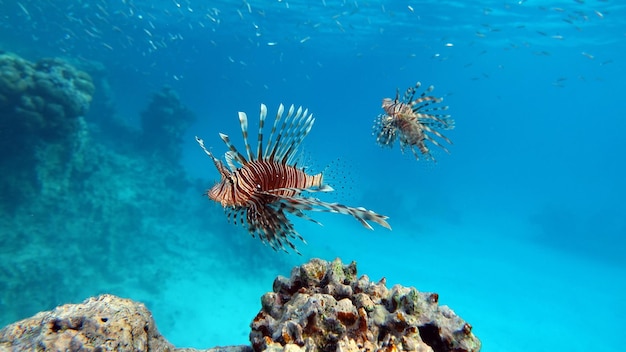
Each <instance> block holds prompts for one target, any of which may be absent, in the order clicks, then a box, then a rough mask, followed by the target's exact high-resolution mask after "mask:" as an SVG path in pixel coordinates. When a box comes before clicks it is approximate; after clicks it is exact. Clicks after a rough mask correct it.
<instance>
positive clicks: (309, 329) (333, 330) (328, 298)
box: [250, 259, 481, 352]
mask: <svg viewBox="0 0 626 352" xmlns="http://www.w3.org/2000/svg"><path fill="white" fill-rule="evenodd" d="M261 302H262V309H261V311H260V312H259V314H258V315H257V316H256V317H255V318H254V320H253V322H252V332H251V334H250V341H251V343H252V347H253V349H254V350H255V351H267V350H275V351H363V350H367V351H378V350H381V351H436V352H443V351H455V352H462V351H467V352H469V351H479V350H480V346H481V343H480V341H479V340H478V338H476V336H474V334H472V332H471V330H472V327H471V325H469V324H468V323H466V322H465V321H463V320H462V319H461V318H459V317H458V316H457V315H455V314H454V312H453V311H452V310H451V309H450V308H448V307H447V306H440V305H438V295H437V294H436V293H424V292H418V291H417V290H416V289H415V288H409V287H403V286H400V285H396V286H394V287H392V288H391V289H388V288H387V287H386V285H385V280H384V279H382V280H381V281H379V282H378V283H374V282H371V281H370V280H369V278H368V277H367V276H361V277H360V278H357V271H356V263H354V262H352V263H351V264H349V265H343V264H342V263H341V261H340V260H339V259H336V260H335V261H333V262H331V263H329V262H326V261H323V260H320V259H313V260H311V261H310V262H308V263H306V264H304V265H302V266H300V267H296V268H294V269H293V270H292V272H291V278H289V279H287V278H285V277H281V276H279V277H278V278H276V280H275V281H274V292H270V293H266V294H265V295H264V296H263V297H262V299H261Z"/></svg>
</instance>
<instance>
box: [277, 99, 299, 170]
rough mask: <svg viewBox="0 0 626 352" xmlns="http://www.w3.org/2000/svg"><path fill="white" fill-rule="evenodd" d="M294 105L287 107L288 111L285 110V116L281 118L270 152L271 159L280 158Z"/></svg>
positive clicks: (284, 146) (285, 142) (282, 153)
mask: <svg viewBox="0 0 626 352" xmlns="http://www.w3.org/2000/svg"><path fill="white" fill-rule="evenodd" d="M294 110H295V107H294V106H293V104H292V105H291V106H290V107H289V111H287V116H285V118H284V119H283V123H282V124H281V125H280V129H279V130H278V134H277V135H276V140H275V141H274V143H275V145H274V152H273V153H272V157H273V159H278V160H282V158H283V155H284V152H285V148H286V144H287V141H286V140H285V139H286V137H287V130H288V129H289V127H288V126H287V123H288V122H290V121H291V117H292V116H293V112H294Z"/></svg>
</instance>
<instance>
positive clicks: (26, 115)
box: [0, 53, 95, 138]
mask: <svg viewBox="0 0 626 352" xmlns="http://www.w3.org/2000/svg"><path fill="white" fill-rule="evenodd" d="M94 90H95V88H94V85H93V82H92V80H91V77H90V76H89V75H88V74H87V73H85V72H82V71H79V70H77V69H75V68H74V67H73V66H71V65H69V64H68V63H66V62H65V61H63V60H61V59H42V60H40V61H38V62H36V63H33V62H30V61H27V60H24V59H23V58H21V57H19V56H17V55H14V54H8V53H5V54H0V113H2V115H3V118H2V119H1V120H0V126H2V127H3V128H6V129H8V130H9V131H12V132H13V131H15V132H20V133H23V132H31V133H32V132H37V133H40V134H41V135H42V136H44V137H47V138H64V137H65V135H66V134H72V132H73V131H75V130H76V129H77V125H78V124H79V122H78V121H77V120H76V118H77V117H79V116H83V115H84V114H85V113H86V112H87V110H88V109H89V104H90V102H91V99H92V96H93V93H94Z"/></svg>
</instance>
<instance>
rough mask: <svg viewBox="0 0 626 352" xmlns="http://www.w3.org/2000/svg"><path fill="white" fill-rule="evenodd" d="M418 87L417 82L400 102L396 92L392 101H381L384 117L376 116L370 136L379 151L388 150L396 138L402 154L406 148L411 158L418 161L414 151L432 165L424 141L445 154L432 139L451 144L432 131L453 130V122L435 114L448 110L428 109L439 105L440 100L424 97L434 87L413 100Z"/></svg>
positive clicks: (442, 115)
mask: <svg viewBox="0 0 626 352" xmlns="http://www.w3.org/2000/svg"><path fill="white" fill-rule="evenodd" d="M420 86H421V83H420V82H417V84H416V85H415V87H411V88H409V89H407V90H406V92H405V93H404V96H403V97H402V100H400V91H399V90H396V98H395V99H394V100H391V98H385V99H383V106H382V108H383V110H385V114H381V115H378V117H377V118H376V120H375V122H374V134H375V135H376V142H377V143H378V144H379V145H381V146H383V147H392V146H393V144H394V142H395V140H396V138H399V139H400V148H401V149H402V152H404V150H405V149H406V148H409V149H411V151H412V152H413V154H414V155H415V158H416V159H418V160H419V158H420V156H419V154H418V152H417V150H416V148H417V149H419V151H420V152H421V153H422V155H423V156H424V157H426V158H427V159H430V160H433V161H435V158H434V157H433V155H432V154H431V153H430V150H429V149H428V146H427V145H426V141H428V142H430V143H432V144H434V145H436V146H438V147H440V148H441V149H443V150H445V151H446V152H447V153H449V151H448V149H447V148H446V147H445V146H443V145H441V144H440V143H439V142H437V141H436V140H435V139H434V137H433V136H436V137H439V138H441V139H442V140H444V141H446V142H447V143H449V144H452V142H451V141H450V140H449V139H448V138H446V137H445V136H444V135H442V134H441V133H439V132H437V131H436V130H435V129H436V128H438V129H443V130H451V129H453V128H454V120H453V119H452V118H451V117H450V115H444V114H438V113H436V112H437V111H443V110H447V109H448V107H447V106H432V105H433V104H438V103H441V102H442V101H443V98H436V97H434V96H430V95H427V94H429V93H430V92H432V91H433V90H434V89H435V87H434V86H430V87H428V88H427V89H426V90H425V91H424V92H423V93H422V94H420V96H419V97H417V99H415V93H416V92H417V90H418V89H419V87H420Z"/></svg>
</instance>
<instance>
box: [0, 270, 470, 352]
mask: <svg viewBox="0 0 626 352" xmlns="http://www.w3.org/2000/svg"><path fill="white" fill-rule="evenodd" d="M384 281H385V280H384V279H383V280H381V281H380V282H378V283H373V282H370V280H369V279H368V278H367V276H362V277H360V278H357V276H356V264H355V263H354V262H353V263H351V264H350V265H343V264H342V263H341V261H340V260H339V259H336V260H335V261H333V262H330V263H329V262H326V261H323V260H320V259H313V260H311V261H310V262H309V263H306V264H304V265H302V266H300V267H296V268H294V269H293V270H292V274H291V278H289V279H287V278H285V277H281V276H279V277H277V278H276V280H275V281H274V292H270V293H266V294H265V295H263V297H262V299H261V303H262V309H261V311H260V312H259V314H258V315H257V316H256V317H255V318H254V320H253V322H252V332H251V333H250V341H251V343H252V346H231V347H216V348H213V349H209V350H206V351H210V352H252V351H423V352H428V351H434V352H444V351H454V352H463V351H468V352H469V351H479V350H480V346H481V345H480V341H479V340H478V339H477V338H476V337H475V336H474V335H473V334H472V332H471V329H472V328H471V326H470V325H469V324H467V323H466V322H464V321H463V320H462V319H461V318H459V317H458V316H456V315H455V314H454V312H452V310H451V309H450V308H448V307H446V306H439V305H438V302H437V301H438V296H437V294H436V293H421V292H418V291H417V290H415V289H414V288H407V287H402V286H399V285H397V286H394V287H393V288H391V289H387V287H386V286H385V282H384ZM3 348H6V349H12V350H14V351H21V350H72V351H77V350H81V351H104V350H119V351H148V350H150V351H177V352H193V351H197V350H195V349H192V348H184V349H177V348H175V347H174V346H172V345H171V344H170V343H169V342H167V341H166V340H165V338H164V337H163V336H161V334H160V333H159V332H158V331H157V328H156V326H155V323H154V321H153V319H152V315H151V313H150V312H149V311H148V310H147V309H146V307H145V306H144V305H143V304H141V303H136V302H133V301H131V300H128V299H122V298H118V297H115V296H111V295H102V296H99V297H97V298H90V299H88V300H86V301H84V302H83V303H82V304H76V305H71V304H70V305H64V306H60V307H57V308H56V309H54V310H53V311H49V312H41V313H38V314H37V315H35V316H34V317H32V318H29V319H25V320H22V321H19V322H16V323H14V324H11V325H8V326H6V327H4V328H3V329H2V330H0V350H1V349H3Z"/></svg>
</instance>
